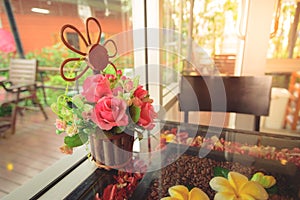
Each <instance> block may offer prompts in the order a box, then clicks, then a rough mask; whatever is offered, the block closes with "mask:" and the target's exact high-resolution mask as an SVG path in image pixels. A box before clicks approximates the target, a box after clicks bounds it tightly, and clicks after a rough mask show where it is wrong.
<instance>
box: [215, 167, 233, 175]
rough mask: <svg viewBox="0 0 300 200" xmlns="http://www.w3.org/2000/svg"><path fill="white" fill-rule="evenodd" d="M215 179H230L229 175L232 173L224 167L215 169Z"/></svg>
mask: <svg viewBox="0 0 300 200" xmlns="http://www.w3.org/2000/svg"><path fill="white" fill-rule="evenodd" d="M213 171H214V177H217V176H221V177H224V178H228V173H229V172H230V171H229V170H228V169H225V168H223V167H214V169H213Z"/></svg>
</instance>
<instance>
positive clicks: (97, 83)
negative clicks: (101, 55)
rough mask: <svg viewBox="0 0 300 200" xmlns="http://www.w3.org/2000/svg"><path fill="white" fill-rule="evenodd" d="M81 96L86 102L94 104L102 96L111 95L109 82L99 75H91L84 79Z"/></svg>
mask: <svg viewBox="0 0 300 200" xmlns="http://www.w3.org/2000/svg"><path fill="white" fill-rule="evenodd" d="M82 95H83V96H84V97H85V98H86V100H87V101H89V102H92V103H95V102H97V101H98V100H99V99H101V98H102V97H104V96H110V95H112V91H111V89H110V83H109V80H108V79H107V78H106V77H105V76H103V75H101V74H97V75H93V76H90V77H88V78H86V79H85V81H84V83H83V92H82Z"/></svg>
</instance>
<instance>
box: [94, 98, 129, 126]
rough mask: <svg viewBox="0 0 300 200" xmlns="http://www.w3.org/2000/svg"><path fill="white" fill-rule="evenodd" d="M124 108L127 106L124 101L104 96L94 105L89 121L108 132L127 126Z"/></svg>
mask: <svg viewBox="0 0 300 200" xmlns="http://www.w3.org/2000/svg"><path fill="white" fill-rule="evenodd" d="M126 108H127V104H126V102H125V101H124V100H122V99H119V98H116V97H113V96H105V97H103V98H101V99H100V100H99V101H98V102H97V104H96V105H95V108H94V109H93V112H92V116H91V119H92V121H93V122H94V123H96V124H97V125H98V126H99V128H101V129H103V130H110V129H112V128H113V127H115V126H127V125H128V116H127V115H126Z"/></svg>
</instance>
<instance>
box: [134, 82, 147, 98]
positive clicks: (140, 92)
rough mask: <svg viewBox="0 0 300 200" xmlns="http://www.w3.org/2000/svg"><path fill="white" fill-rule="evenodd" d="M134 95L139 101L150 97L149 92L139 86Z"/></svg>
mask: <svg viewBox="0 0 300 200" xmlns="http://www.w3.org/2000/svg"><path fill="white" fill-rule="evenodd" d="M133 95H134V96H135V97H137V98H139V99H143V98H145V97H146V96H147V95H148V91H147V90H144V89H143V86H141V85H139V86H138V87H137V89H136V90H135V91H134V93H133Z"/></svg>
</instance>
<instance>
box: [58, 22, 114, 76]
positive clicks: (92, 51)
mask: <svg viewBox="0 0 300 200" xmlns="http://www.w3.org/2000/svg"><path fill="white" fill-rule="evenodd" d="M90 21H94V22H95V23H96V25H97V27H98V29H99V35H98V38H97V40H96V42H95V43H93V42H92V41H91V38H90V32H89V23H90ZM67 28H69V29H72V30H74V31H75V32H76V33H77V34H78V35H79V37H80V38H81V39H82V40H83V42H84V44H85V45H86V47H87V52H82V51H81V50H79V49H76V48H75V47H73V46H72V45H70V44H69V42H68V41H67V40H66V39H65V34H64V32H65V30H66V29H67ZM85 29H86V34H87V39H85V38H84V36H83V35H82V33H81V32H80V31H79V30H78V29H77V28H76V27H74V26H73V25H70V24H66V25H64V26H63V27H62V28H61V32H60V33H61V35H60V36H61V40H62V42H63V43H64V44H65V46H66V47H67V48H69V49H70V50H71V51H73V52H75V53H78V54H79V55H81V56H83V57H82V58H67V59H65V60H64V61H63V62H62V64H61V66H60V74H61V76H62V78H63V79H64V80H65V81H75V80H77V79H79V78H80V77H82V75H83V74H84V73H85V72H86V71H87V70H88V69H89V68H91V69H92V70H93V71H94V73H99V72H100V71H102V70H103V69H104V68H105V67H106V66H107V65H108V64H110V65H112V66H113V67H114V69H115V70H116V71H117V69H116V66H115V65H114V64H113V63H112V62H110V61H109V58H112V57H114V56H116V55H117V45H116V43H115V42H114V41H113V40H107V41H106V42H105V43H104V44H103V45H101V44H100V39H101V34H102V29H101V25H100V23H99V21H98V20H97V19H95V18H93V17H89V18H88V19H87V20H86V24H85ZM109 42H111V43H112V45H113V46H114V47H115V53H114V54H113V55H108V52H107V49H106V48H105V46H106V45H107V44H108V43H109ZM83 60H84V61H85V62H86V64H87V66H86V67H85V69H84V70H83V71H82V72H80V73H79V75H76V76H75V77H74V78H68V77H66V76H65V74H64V67H65V66H66V64H67V63H69V62H78V61H83Z"/></svg>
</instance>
